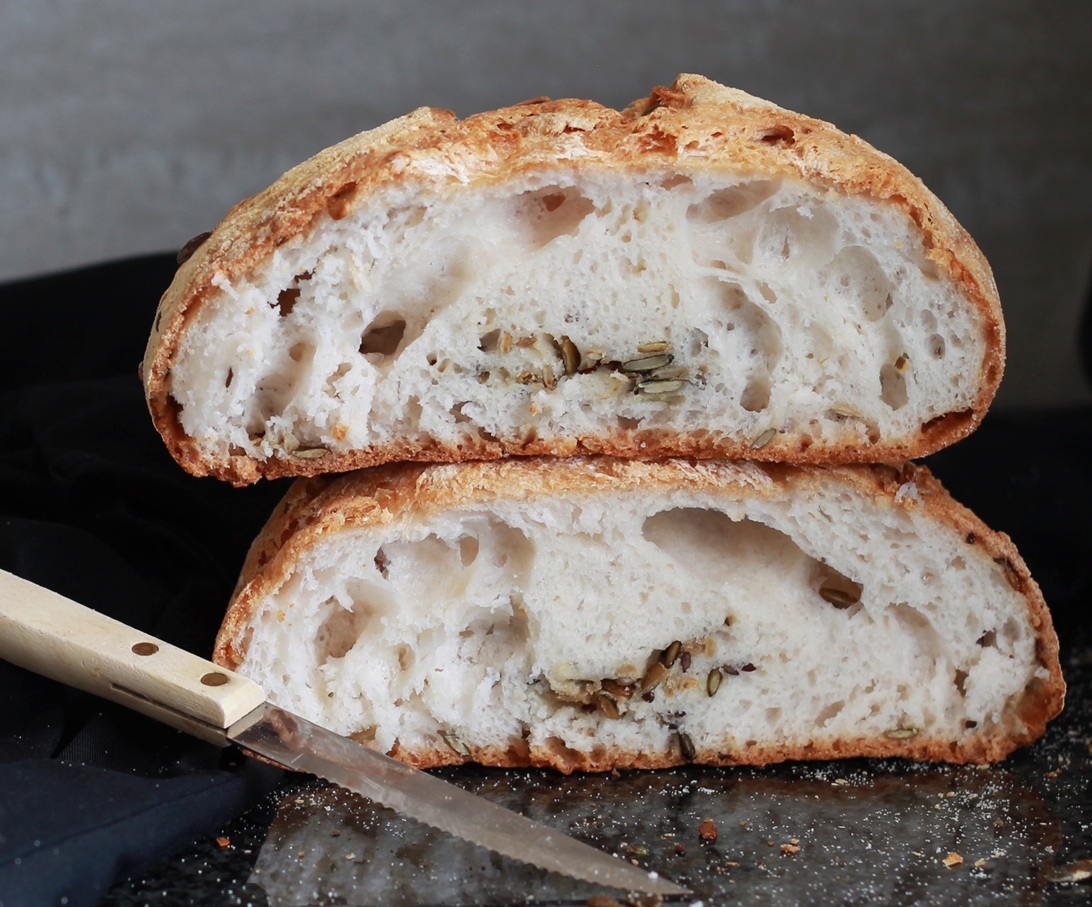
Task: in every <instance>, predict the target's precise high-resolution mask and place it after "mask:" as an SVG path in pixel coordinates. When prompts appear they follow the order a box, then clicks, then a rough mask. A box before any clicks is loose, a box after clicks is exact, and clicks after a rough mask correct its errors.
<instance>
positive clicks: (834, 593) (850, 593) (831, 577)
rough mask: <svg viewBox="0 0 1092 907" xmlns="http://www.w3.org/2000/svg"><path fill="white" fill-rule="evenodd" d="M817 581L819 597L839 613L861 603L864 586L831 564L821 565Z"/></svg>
mask: <svg viewBox="0 0 1092 907" xmlns="http://www.w3.org/2000/svg"><path fill="white" fill-rule="evenodd" d="M817 579H818V586H817V588H818V590H819V597H820V598H822V599H823V601H825V602H826V603H827V604H829V605H833V606H834V607H835V608H837V609H838V610H839V611H844V610H846V609H848V608H852V607H853V606H854V605H857V604H859V603H860V601H861V595H862V594H863V593H864V586H862V585H861V584H860V583H858V582H855V581H854V580H852V579H850V578H849V577H848V576H846V575H845V574H844V573H842V572H840V571H838V570H835V569H834V568H833V567H831V566H830V565H829V564H822V563H821V564H819V569H818V577H817Z"/></svg>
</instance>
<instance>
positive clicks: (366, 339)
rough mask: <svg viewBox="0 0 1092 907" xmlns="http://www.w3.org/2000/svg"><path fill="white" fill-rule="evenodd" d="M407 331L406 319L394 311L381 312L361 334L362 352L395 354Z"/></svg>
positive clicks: (366, 353) (380, 354)
mask: <svg viewBox="0 0 1092 907" xmlns="http://www.w3.org/2000/svg"><path fill="white" fill-rule="evenodd" d="M405 333H406V319H404V318H402V317H401V316H400V315H397V314H395V313H394V312H381V313H380V314H379V315H377V316H376V318H375V320H374V321H373V322H372V323H371V324H370V325H368V327H367V329H366V330H365V331H364V333H363V335H362V336H361V338H360V353H361V355H364V356H367V355H368V354H369V353H375V354H377V355H379V356H393V355H394V354H395V353H396V352H397V351H398V346H399V344H400V343H401V342H402V337H403V336H404V335H405Z"/></svg>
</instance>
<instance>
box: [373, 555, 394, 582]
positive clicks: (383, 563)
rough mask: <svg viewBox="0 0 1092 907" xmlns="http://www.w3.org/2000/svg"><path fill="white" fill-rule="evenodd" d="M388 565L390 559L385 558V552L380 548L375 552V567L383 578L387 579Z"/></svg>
mask: <svg viewBox="0 0 1092 907" xmlns="http://www.w3.org/2000/svg"><path fill="white" fill-rule="evenodd" d="M389 567H390V560H389V559H388V558H387V552H386V551H384V550H383V549H382V548H380V549H379V550H378V551H377V552H376V553H375V569H376V570H378V571H379V573H380V575H381V576H382V577H383V579H388V578H389V577H388V568H389Z"/></svg>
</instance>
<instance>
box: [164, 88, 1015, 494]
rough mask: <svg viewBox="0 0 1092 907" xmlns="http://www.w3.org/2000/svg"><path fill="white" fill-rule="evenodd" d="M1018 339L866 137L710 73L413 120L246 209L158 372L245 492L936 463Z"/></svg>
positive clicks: (947, 231)
mask: <svg viewBox="0 0 1092 907" xmlns="http://www.w3.org/2000/svg"><path fill="white" fill-rule="evenodd" d="M1003 363H1004V327H1003V323H1002V320H1001V312H1000V306H999V303H998V299H997V293H996V288H995V285H994V282H993V278H992V275H991V273H990V270H989V266H988V265H987V263H986V261H985V259H984V258H983V257H982V255H981V253H980V252H979V250H978V249H977V247H976V246H975V245H974V243H973V241H972V240H971V238H970V237H969V236H968V235H967V233H966V232H965V231H964V230H963V229H962V228H961V227H960V226H959V224H958V223H957V222H956V221H955V219H954V218H953V217H952V215H951V214H950V213H949V212H948V211H947V210H946V209H945V208H944V206H943V205H942V204H941V203H940V201H939V200H938V199H937V198H936V197H935V196H933V195H932V194H931V193H930V192H929V191H928V190H927V189H926V188H925V187H924V186H923V185H922V183H921V182H920V181H919V180H918V179H917V178H916V177H914V176H913V175H912V174H910V173H909V172H908V171H907V170H906V169H905V168H904V167H902V166H901V165H899V164H898V163H897V162H895V161H894V160H892V159H891V158H890V157H888V156H886V155H884V154H882V153H881V152H879V151H877V150H876V149H874V148H872V147H871V146H870V145H868V144H867V143H865V142H864V141H862V140H861V139H859V138H857V137H855V136H851V135H846V134H844V133H842V132H840V131H839V130H838V129H836V128H835V127H834V126H831V125H830V124H828V123H824V122H821V121H819V120H814V119H811V118H808V117H805V116H801V115H799V114H796V113H792V112H790V111H787V110H783V109H782V108H780V107H777V106H775V105H773V104H770V103H768V102H765V101H761V100H758V99H757V98H753V97H751V96H750V95H747V94H745V93H743V92H740V91H736V90H733V89H730V88H725V87H723V86H720V85H717V84H715V83H713V82H710V81H709V80H707V79H704V78H702V77H700V76H694V75H683V76H680V77H679V78H678V79H677V80H676V82H675V83H674V85H672V86H671V87H670V88H657V89H654V90H653V92H652V94H651V96H650V97H649V98H646V99H644V100H641V101H638V102H636V103H635V104H633V105H632V106H631V107H630V108H628V109H627V110H624V111H615V110H611V109H608V108H605V107H602V106H600V105H598V104H595V103H593V102H590V101H578V100H562V101H549V100H547V99H537V100H534V101H529V102H526V103H524V104H519V105H516V106H514V107H510V108H506V109H503V110H499V111H494V112H490V113H483V114H479V115H476V116H472V117H469V118H467V119H465V120H458V119H456V117H455V116H454V114H452V113H450V112H447V111H442V110H433V109H427V108H422V109H420V110H417V111H415V112H413V113H411V114H409V115H408V116H405V117H402V118H400V119H398V120H394V121H393V122H391V123H388V124H386V125H384V126H381V127H379V128H378V129H374V130H372V131H370V132H366V133H363V134H361V135H358V136H356V137H354V138H351V139H348V140H347V141H345V142H342V143H341V144H339V145H336V146H334V147H332V148H329V149H327V150H325V151H323V152H321V153H320V154H318V155H316V156H315V157H314V158H312V159H311V160H309V161H306V162H305V163H303V164H301V165H299V166H298V167H296V168H294V169H293V170H290V171H289V172H288V173H286V174H285V175H284V176H283V177H281V179H279V180H278V181H277V182H276V183H274V184H273V185H272V186H271V187H270V188H269V189H267V190H265V191H264V192H262V193H260V194H258V195H256V196H255V197H254V198H252V199H248V200H247V201H244V202H242V203H241V204H240V205H238V206H237V207H236V208H235V209H233V210H232V211H231V212H230V213H229V215H228V216H227V218H226V219H225V220H224V221H223V222H222V223H221V224H220V225H219V226H218V227H217V228H216V230H214V231H213V233H212V234H211V236H209V237H208V239H207V240H206V241H205V242H204V243H203V244H201V245H200V246H199V247H198V248H197V249H196V251H195V252H193V254H192V255H191V257H190V258H189V259H188V260H186V261H185V262H184V263H183V264H182V266H181V267H180V269H179V271H178V274H177V276H176V278H175V280H174V282H173V283H172V285H171V287H170V288H169V289H168V291H167V293H166V294H165V295H164V297H163V299H162V301H161V303H160V307H159V311H158V313H157V315H156V318H155V325H154V329H153V331H152V335H151V338H150V340H149V344H148V349H147V353H146V356H145V360H144V363H143V379H144V383H145V388H146V392H147V397H148V404H149V407H150V409H151V413H152V416H153V419H154V421H155V424H156V427H157V428H158V429H159V431H160V433H161V434H162V435H163V437H164V439H165V441H166V442H167V445H168V447H169V448H170V450H171V453H172V454H173V455H174V456H175V458H176V459H177V460H178V461H179V462H180V463H181V464H182V465H183V466H184V467H185V468H186V469H188V470H189V471H191V472H193V473H195V474H198V475H206V474H213V475H217V476H219V477H221V478H223V479H226V480H228V481H231V482H233V483H235V484H239V485H242V484H247V483H250V482H254V481H256V480H257V479H259V478H260V477H262V476H268V477H275V476H284V475H314V474H317V473H326V472H333V471H343V470H348V469H351V468H356V467H360V466H368V465H374V464H378V463H383V462H387V461H390V460H406V459H414V460H439V461H460V460H466V459H490V458H496V457H501V456H505V455H509V454H549V455H570V454H580V453H588V452H596V453H609V454H613V455H619V456H659V455H681V454H685V455H691V456H718V457H723V456H729V457H748V458H751V459H760V460H772V461H790V462H797V463H844V462H876V461H885V460H895V459H902V458H907V457H917V456H921V455H924V454H927V453H930V452H932V451H935V450H937V449H939V448H941V447H943V446H945V445H947V444H950V443H952V442H953V441H955V440H958V439H959V438H961V437H963V436H964V435H966V434H967V433H969V432H970V431H972V430H973V428H974V427H975V426H976V424H977V423H978V421H979V420H980V419H981V417H982V415H983V414H984V413H985V411H986V409H987V407H988V406H989V404H990V401H991V400H992V398H993V395H994V393H995V391H996V389H997V385H998V383H999V381H1000V379H1001V373H1002V369H1003Z"/></svg>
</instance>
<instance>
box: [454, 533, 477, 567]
mask: <svg viewBox="0 0 1092 907" xmlns="http://www.w3.org/2000/svg"><path fill="white" fill-rule="evenodd" d="M479 545H480V543H479V542H478V539H477V538H476V537H475V536H473V535H464V536H463V537H462V538H461V539H459V560H460V561H461V562H462V565H463V566H464V567H469V566H470V565H471V564H473V563H474V561H475V560H477V558H478V547H479Z"/></svg>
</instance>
